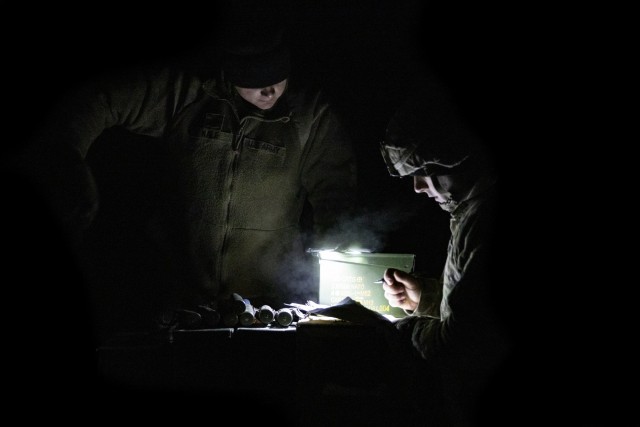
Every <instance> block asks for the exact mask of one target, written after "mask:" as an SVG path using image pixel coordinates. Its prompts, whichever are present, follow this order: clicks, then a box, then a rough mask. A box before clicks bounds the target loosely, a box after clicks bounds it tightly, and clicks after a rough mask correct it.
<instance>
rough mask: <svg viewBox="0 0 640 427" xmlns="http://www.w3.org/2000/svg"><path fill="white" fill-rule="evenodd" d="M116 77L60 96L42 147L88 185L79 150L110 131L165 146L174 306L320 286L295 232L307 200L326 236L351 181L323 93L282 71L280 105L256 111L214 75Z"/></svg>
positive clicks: (351, 191)
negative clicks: (285, 77) (176, 290)
mask: <svg viewBox="0 0 640 427" xmlns="http://www.w3.org/2000/svg"><path fill="white" fill-rule="evenodd" d="M123 77H126V78H123V79H122V80H118V79H110V80H105V81H104V82H103V83H102V84H97V85H91V86H86V87H85V88H83V89H82V90H81V91H80V92H81V93H79V94H77V96H75V97H73V98H70V99H69V100H68V101H67V102H66V103H65V104H64V105H63V106H61V107H60V109H58V110H57V111H56V117H55V118H54V126H53V128H54V129H55V130H54V131H53V133H52V132H47V134H46V138H47V143H48V144H49V150H48V151H49V152H51V151H53V152H55V151H58V152H60V151H63V150H68V149H70V150H68V153H71V155H70V156H69V157H70V158H72V159H74V164H75V166H74V168H77V169H81V170H84V172H83V173H81V174H79V176H81V177H83V180H86V181H87V184H86V185H84V187H85V188H89V189H91V188H92V184H91V172H90V170H88V166H87V164H86V163H85V159H86V157H87V153H88V152H89V149H90V148H91V145H92V143H93V142H94V141H95V140H96V138H98V136H100V134H101V133H102V132H103V131H105V130H106V129H109V128H111V127H116V126H117V127H121V128H124V129H127V130H128V131H130V132H133V133H136V134H141V135H147V136H150V137H155V138H157V139H158V141H163V142H159V144H167V147H168V150H167V152H168V153H170V155H169V159H170V164H171V168H170V171H171V173H172V175H171V176H170V177H168V178H169V179H168V180H167V181H169V182H171V184H172V187H170V190H168V191H167V194H166V206H167V207H168V208H169V209H167V211H168V212H170V215H169V216H168V217H170V218H171V220H170V224H171V225H170V226H169V229H170V230H171V233H170V234H171V236H170V240H171V241H172V243H173V244H172V248H173V249H172V251H174V252H173V255H172V256H173V258H174V260H175V263H176V264H177V265H178V267H179V269H180V271H181V277H182V281H183V283H182V286H183V291H181V293H182V294H183V295H182V296H181V297H180V299H181V300H182V301H184V303H181V304H180V305H186V304H194V303H206V302H209V301H211V300H213V299H215V298H217V297H222V296H227V295H229V294H230V293H232V292H234V293H238V294H240V295H242V296H243V297H245V298H249V299H255V300H256V301H263V302H265V303H271V304H278V303H280V302H281V301H282V299H284V298H289V299H290V298H291V297H292V294H293V295H295V294H300V295H306V294H308V293H309V292H314V291H315V292H317V289H316V288H317V282H316V278H315V276H314V270H313V268H314V267H313V265H312V264H311V263H312V262H313V261H312V260H310V259H309V257H310V256H309V255H308V254H305V253H304V248H303V238H304V236H302V235H301V224H300V221H301V215H302V213H303V209H304V207H305V203H307V202H308V203H309V204H310V205H311V207H312V209H313V226H314V231H315V232H317V233H318V235H321V234H322V235H326V234H327V233H328V232H330V229H331V227H332V225H333V224H335V223H336V222H337V221H338V220H339V217H340V215H341V214H344V213H346V212H348V211H349V209H350V206H351V205H352V204H353V202H354V200H355V186H356V164H355V158H354V152H353V149H352V145H351V142H350V140H349V138H348V137H347V135H346V133H345V131H344V129H343V127H342V125H341V123H340V121H339V120H338V118H337V117H336V115H335V114H334V112H333V111H332V109H331V107H330V105H329V103H328V101H327V99H326V98H325V97H324V96H323V94H322V93H321V92H320V91H318V90H311V89H307V88H304V87H302V86H300V85H297V82H296V81H295V80H294V79H290V80H289V83H288V87H287V88H286V90H285V92H284V93H283V95H282V96H281V98H280V99H279V100H278V102H277V103H276V105H275V106H274V107H273V108H271V109H270V110H268V111H262V110H260V109H257V108H255V107H253V106H252V105H251V104H249V103H248V102H246V101H244V100H243V99H242V98H241V97H240V96H239V95H237V93H236V92H235V90H233V89H232V87H231V86H230V85H229V84H228V83H225V82H224V81H222V80H221V79H217V80H216V79H210V80H203V79H201V78H199V77H196V76H190V75H188V74H185V73H183V72H179V71H175V70H171V69H161V70H154V71H153V72H149V71H148V70H147V71H145V72H142V71H136V75H135V76H123ZM53 135H55V137H53ZM45 161H46V159H45ZM69 191H71V190H69ZM85 193H86V195H87V196H86V197H88V198H89V199H91V198H92V197H93V196H92V195H91V191H85ZM83 203H85V204H86V205H92V204H93V205H94V204H95V202H94V203H87V201H84V202H83ZM74 206H76V205H74ZM64 210H65V211H66V212H63V213H62V214H63V216H64V215H66V214H69V213H70V212H69V210H70V209H69V208H66V209H64ZM93 210H95V209H93ZM85 211H86V210H85ZM317 244H322V243H317ZM328 244H333V242H332V243H328ZM316 262H317V260H316ZM285 302H286V300H285Z"/></svg>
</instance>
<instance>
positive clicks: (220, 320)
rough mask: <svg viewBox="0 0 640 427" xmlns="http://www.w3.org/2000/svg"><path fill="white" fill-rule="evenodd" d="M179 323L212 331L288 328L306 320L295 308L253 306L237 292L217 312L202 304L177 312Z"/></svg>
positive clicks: (188, 327)
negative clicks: (213, 329)
mask: <svg viewBox="0 0 640 427" xmlns="http://www.w3.org/2000/svg"><path fill="white" fill-rule="evenodd" d="M176 316H177V319H176V320H177V324H178V327H179V328H180V329H210V328H219V327H227V328H233V327H239V326H242V327H250V326H253V327H266V326H280V327H287V326H290V325H291V324H292V323H294V322H297V321H298V320H300V319H302V318H304V317H307V315H306V314H305V313H303V312H302V311H300V310H299V309H297V308H294V307H285V308H281V309H279V310H275V309H273V308H272V307H271V306H269V305H262V306H260V307H259V308H256V307H254V306H253V305H252V304H251V301H249V300H248V299H246V298H243V297H242V296H240V295H239V294H237V293H233V294H231V296H230V298H229V299H228V300H223V301H221V302H220V304H219V305H218V309H217V310H216V309H214V308H212V307H209V306H205V305H199V306H197V307H196V309H195V310H179V311H178V312H177V313H176Z"/></svg>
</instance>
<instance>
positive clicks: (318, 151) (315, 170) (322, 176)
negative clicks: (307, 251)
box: [301, 94, 357, 248]
mask: <svg viewBox="0 0 640 427" xmlns="http://www.w3.org/2000/svg"><path fill="white" fill-rule="evenodd" d="M313 106H314V108H313V114H312V116H311V118H310V119H311V125H310V128H309V133H308V138H307V140H306V141H304V143H305V147H304V149H305V158H304V160H303V169H302V177H301V179H302V185H303V187H304V188H305V189H306V191H307V194H308V200H309V202H310V204H311V206H312V209H313V223H314V231H315V235H316V242H315V243H314V244H315V245H317V246H318V247H321V246H322V247H326V248H329V247H335V246H337V245H338V244H340V243H345V234H344V230H340V226H341V225H344V224H346V223H347V220H348V219H349V218H350V216H351V215H352V214H353V213H354V212H355V201H356V196H357V191H356V186H357V165H356V158H355V152H354V148H353V145H352V141H351V139H350V137H349V135H348V134H347V132H346V130H345V129H344V127H343V125H342V123H341V121H340V119H339V118H338V116H337V115H336V113H335V112H334V111H333V110H332V108H331V106H330V105H329V104H328V103H327V102H326V101H324V100H323V99H322V96H321V95H320V94H318V95H317V97H316V98H315V99H314V100H313ZM347 239H348V238H347Z"/></svg>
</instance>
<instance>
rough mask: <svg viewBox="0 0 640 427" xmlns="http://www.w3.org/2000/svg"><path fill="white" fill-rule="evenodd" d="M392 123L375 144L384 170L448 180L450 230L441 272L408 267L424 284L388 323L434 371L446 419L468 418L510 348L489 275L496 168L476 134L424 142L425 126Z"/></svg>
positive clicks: (497, 292)
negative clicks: (433, 275) (414, 301)
mask: <svg viewBox="0 0 640 427" xmlns="http://www.w3.org/2000/svg"><path fill="white" fill-rule="evenodd" d="M416 123H417V122H416ZM395 125H397V121H393V122H392V125H391V126H390V127H389V128H388V133H387V137H386V140H385V141H384V142H383V143H382V144H381V151H382V153H383V158H384V159H385V162H386V164H387V167H388V168H389V170H390V172H391V174H392V175H394V176H411V175H429V176H431V177H432V179H434V180H437V179H439V178H445V179H444V180H442V182H446V183H447V184H450V185H451V193H449V196H450V198H449V200H448V201H447V202H445V203H442V204H441V207H442V209H443V210H445V211H447V212H449V214H450V231H451V235H450V239H449V242H448V247H447V258H446V261H445V265H444V268H443V271H442V275H441V277H440V279H439V280H429V279H427V278H425V277H421V276H420V274H419V273H418V274H415V276H416V277H417V278H418V280H420V281H421V282H422V283H423V285H424V288H423V291H422V293H421V298H420V301H419V305H418V307H417V309H416V310H415V311H414V312H412V313H410V315H409V316H407V317H406V318H403V319H400V320H399V321H398V322H397V323H396V328H397V329H398V330H400V331H401V333H402V335H403V336H405V337H406V340H407V341H409V342H411V344H412V347H413V351H414V352H415V353H416V354H417V355H418V356H420V357H421V358H422V359H423V360H425V361H427V362H428V363H429V366H431V367H432V368H433V370H434V371H435V372H438V375H439V377H440V379H441V384H442V387H443V390H444V393H445V401H446V402H447V404H448V405H450V406H449V407H448V408H447V413H448V414H449V417H450V418H451V419H452V420H453V421H452V422H454V424H455V425H470V424H467V423H470V422H471V420H473V419H474V417H475V416H476V415H477V410H478V407H477V406H476V405H477V402H478V400H479V399H480V397H481V396H482V393H483V391H486V390H488V387H489V385H490V381H491V379H492V378H493V377H494V376H495V375H497V373H498V371H499V368H500V367H501V365H502V364H503V363H504V362H505V360H506V358H507V356H508V355H509V353H510V351H511V343H510V340H509V335H508V331H507V329H506V327H505V325H504V324H503V322H502V319H501V316H500V307H499V301H498V300H497V298H498V296H499V295H500V290H499V288H498V286H499V285H500V279H499V278H498V277H495V275H494V273H495V271H496V270H495V268H494V267H495V266H496V259H495V248H496V246H495V238H496V236H495V233H496V230H497V229H496V225H497V220H496V217H497V214H498V210H497V175H496V174H495V171H494V169H493V168H492V167H491V165H490V163H488V157H487V156H486V152H485V151H484V150H483V149H482V148H481V146H480V145H479V144H476V142H477V141H475V142H474V141H473V140H471V139H469V138H467V139H466V140H465V141H459V142H456V140H454V139H450V140H449V143H446V144H445V143H442V141H440V143H438V142H434V143H433V144H432V143H431V140H430V138H429V136H430V134H429V129H421V130H419V129H418V128H414V129H407V128H406V127H401V128H398V127H396V126H395ZM403 132H410V134H409V135H407V134H403ZM411 136H413V137H411ZM468 143H471V144H470V145H467V144H468ZM463 144H464V146H463ZM445 174H446V175H445Z"/></svg>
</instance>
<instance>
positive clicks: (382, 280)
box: [373, 277, 384, 284]
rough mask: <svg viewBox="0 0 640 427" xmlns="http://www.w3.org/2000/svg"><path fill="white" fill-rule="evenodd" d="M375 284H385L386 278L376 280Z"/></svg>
mask: <svg viewBox="0 0 640 427" xmlns="http://www.w3.org/2000/svg"><path fill="white" fill-rule="evenodd" d="M373 283H380V284H382V283H384V277H381V278H380V279H378V280H376V281H375V282H373Z"/></svg>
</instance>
